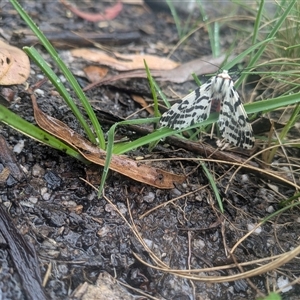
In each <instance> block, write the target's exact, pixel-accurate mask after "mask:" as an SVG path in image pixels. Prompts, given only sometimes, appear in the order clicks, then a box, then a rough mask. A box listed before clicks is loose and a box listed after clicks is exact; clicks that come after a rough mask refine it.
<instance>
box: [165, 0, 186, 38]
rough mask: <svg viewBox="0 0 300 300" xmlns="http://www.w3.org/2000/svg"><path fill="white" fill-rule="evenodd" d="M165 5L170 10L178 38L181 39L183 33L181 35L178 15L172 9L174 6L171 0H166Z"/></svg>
mask: <svg viewBox="0 0 300 300" xmlns="http://www.w3.org/2000/svg"><path fill="white" fill-rule="evenodd" d="M167 4H168V6H169V8H170V11H171V14H172V17H173V19H174V21H175V25H176V29H177V33H178V36H179V38H180V39H181V38H182V34H183V33H182V27H181V24H180V18H179V16H178V14H177V11H176V9H175V7H174V4H173V2H172V0H167Z"/></svg>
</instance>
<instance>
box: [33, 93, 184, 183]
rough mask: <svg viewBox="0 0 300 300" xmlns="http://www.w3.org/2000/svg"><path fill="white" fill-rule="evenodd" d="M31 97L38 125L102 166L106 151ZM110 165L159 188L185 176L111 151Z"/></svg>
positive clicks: (112, 168)
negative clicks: (43, 108) (41, 107)
mask: <svg viewBox="0 0 300 300" xmlns="http://www.w3.org/2000/svg"><path fill="white" fill-rule="evenodd" d="M31 99H32V105H33V109H34V117H35V120H36V122H37V124H38V125H39V126H40V127H41V128H43V129H44V130H45V131H47V132H49V133H50V134H52V135H53V136H55V137H57V138H59V139H61V140H63V141H64V142H66V143H67V144H68V145H70V146H72V147H73V148H74V149H76V150H77V151H78V152H79V153H80V154H81V155H82V156H83V157H85V158H86V159H87V160H89V161H91V162H93V163H95V164H98V165H100V166H104V164H105V158H106V152H105V151H104V150H101V149H99V148H98V147H96V146H95V145H93V144H92V143H90V142H89V141H88V140H86V139H85V138H83V137H82V136H81V135H79V134H78V133H77V132H75V131H73V130H72V129H71V128H69V127H68V126H67V125H66V124H64V123H63V122H61V121H59V120H57V119H55V118H52V117H51V116H48V115H46V114H45V113H44V112H42V111H41V110H40V109H39V108H38V106H37V103H36V99H35V96H34V95H31ZM109 167H110V169H111V170H114V171H116V172H118V173H120V174H123V175H125V176H127V177H130V178H132V179H134V180H136V181H139V182H143V183H146V184H149V185H152V186H155V187H157V188H160V189H172V188H174V183H182V182H183V181H184V180H185V177H184V176H181V175H176V174H173V173H169V172H166V171H164V170H161V169H157V168H154V167H150V166H147V165H143V164H142V163H141V162H137V161H134V160H132V159H129V158H127V157H126V156H124V155H113V156H112V159H111V163H110V166H109Z"/></svg>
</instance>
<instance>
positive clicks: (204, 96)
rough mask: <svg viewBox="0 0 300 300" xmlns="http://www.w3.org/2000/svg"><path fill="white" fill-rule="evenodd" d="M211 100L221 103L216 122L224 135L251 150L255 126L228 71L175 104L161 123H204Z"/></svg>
mask: <svg viewBox="0 0 300 300" xmlns="http://www.w3.org/2000/svg"><path fill="white" fill-rule="evenodd" d="M212 103H213V105H214V104H215V103H218V104H219V106H220V114H219V119H218V122H217V123H218V126H219V129H220V133H221V135H222V137H223V138H224V139H225V140H226V141H227V142H229V143H231V144H233V145H234V146H237V147H242V148H245V149H251V148H252V147H253V146H254V141H255V139H254V136H253V131H252V126H251V124H250V123H249V120H248V116H247V113H246V111H245V109H244V106H243V104H242V101H241V98H240V96H239V94H238V92H237V91H236V89H235V87H234V84H233V80H232V79H231V77H230V76H229V74H228V71H226V70H224V71H223V72H222V73H220V74H218V75H216V76H213V77H211V78H210V79H209V80H208V81H207V82H206V83H204V84H203V85H201V86H200V87H199V88H197V89H196V90H194V91H193V92H191V93H190V94H188V95H187V96H185V97H184V98H182V100H181V102H180V103H176V104H174V105H173V106H172V107H171V108H170V109H169V110H168V111H166V112H165V113H164V114H163V115H162V117H161V119H160V124H161V126H162V127H170V128H172V129H175V130H179V129H184V128H186V127H189V126H191V125H194V124H197V123H200V122H203V121H205V120H206V119H207V118H208V117H209V115H210V112H211V108H212Z"/></svg>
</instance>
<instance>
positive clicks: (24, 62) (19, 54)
mask: <svg viewBox="0 0 300 300" xmlns="http://www.w3.org/2000/svg"><path fill="white" fill-rule="evenodd" d="M29 72H30V62H29V59H28V56H27V55H26V54H25V53H24V52H23V51H22V50H20V49H19V48H16V47H14V46H10V45H8V44H6V43H4V42H3V41H1V40H0V84H2V85H12V84H21V83H24V82H25V81H26V80H27V78H28V77H29Z"/></svg>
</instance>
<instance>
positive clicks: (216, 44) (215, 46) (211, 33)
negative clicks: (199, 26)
mask: <svg viewBox="0 0 300 300" xmlns="http://www.w3.org/2000/svg"><path fill="white" fill-rule="evenodd" d="M196 2H197V4H198V8H199V11H200V15H201V16H202V19H203V22H204V23H205V26H206V29H207V32H208V38H209V42H210V47H211V51H212V55H213V57H219V56H220V36H219V24H218V23H213V24H210V23H209V21H208V19H209V18H208V16H207V14H206V12H205V10H204V8H203V5H202V3H201V1H200V0H197V1H196Z"/></svg>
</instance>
